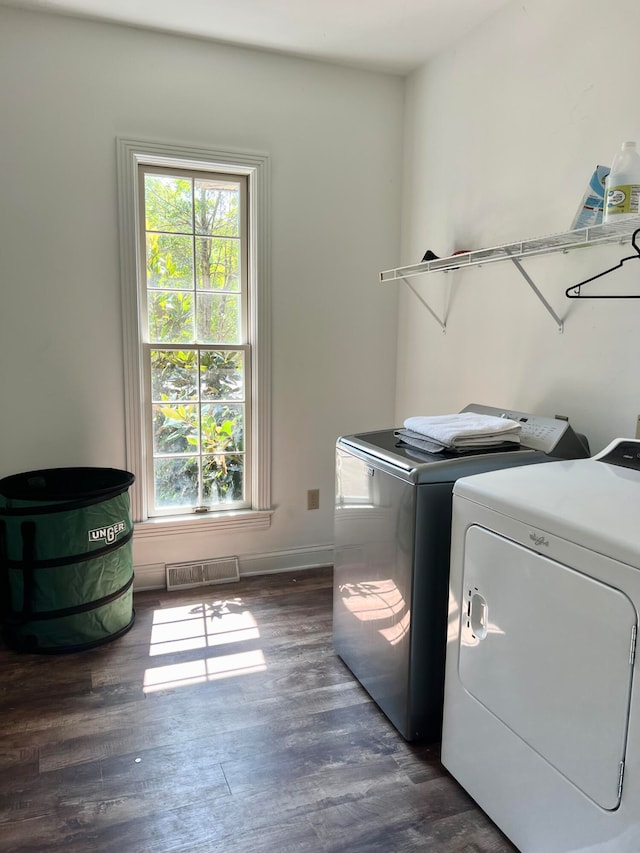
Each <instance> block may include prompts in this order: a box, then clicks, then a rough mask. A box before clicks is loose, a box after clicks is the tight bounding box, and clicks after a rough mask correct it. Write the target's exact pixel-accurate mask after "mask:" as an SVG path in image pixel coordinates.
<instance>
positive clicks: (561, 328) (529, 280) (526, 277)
mask: <svg viewBox="0 0 640 853" xmlns="http://www.w3.org/2000/svg"><path fill="white" fill-rule="evenodd" d="M508 254H509V253H508ZM509 257H510V258H511V260H512V261H513V263H514V264H515V266H516V269H517V270H518V272H519V273H520V275H521V276H522V278H523V279H524V280H525V281H526V282H527V284H528V285H529V287H530V288H531V290H533V292H534V293H535V295H536V296H537V297H538V299H539V300H540V302H542V304H543V305H544V307H545V308H546V309H547V311H548V312H549V314H551V316H552V317H553V319H554V320H555V321H556V323H557V325H558V332H560V334H562V333H563V332H564V322H563V321H562V320H561V319H560V317H558V315H557V314H556V312H555V311H554V310H553V308H552V307H551V305H549V303H548V302H547V300H546V299H545V298H544V296H543V295H542V293H540V291H539V290H538V288H537V287H536V285H535V283H534V281H533V279H532V278H531V276H530V275H529V273H528V272H527V271H526V270H525V269H524V267H523V266H522V264H521V263H520V261H519V260H518V259H517V258H516V257H514V256H513V255H511V254H510V255H509Z"/></svg>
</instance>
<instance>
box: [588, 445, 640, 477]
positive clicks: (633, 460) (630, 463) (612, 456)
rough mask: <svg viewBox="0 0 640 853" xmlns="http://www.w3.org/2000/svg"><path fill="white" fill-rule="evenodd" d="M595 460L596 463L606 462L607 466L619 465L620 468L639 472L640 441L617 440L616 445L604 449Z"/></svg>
mask: <svg viewBox="0 0 640 853" xmlns="http://www.w3.org/2000/svg"><path fill="white" fill-rule="evenodd" d="M595 458H596V459H597V461H598V462H608V463H609V465H620V467H621V468H633V469H634V470H636V471H640V441H633V440H631V439H623V438H621V439H618V440H617V443H612V444H610V445H609V447H605V449H604V450H603V451H602V453H599V454H598V456H596V457H595Z"/></svg>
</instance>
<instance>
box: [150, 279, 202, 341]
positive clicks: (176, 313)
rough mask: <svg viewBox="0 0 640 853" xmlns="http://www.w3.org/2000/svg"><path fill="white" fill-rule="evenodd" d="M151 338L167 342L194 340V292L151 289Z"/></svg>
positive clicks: (151, 339)
mask: <svg viewBox="0 0 640 853" xmlns="http://www.w3.org/2000/svg"><path fill="white" fill-rule="evenodd" d="M148 305H149V340H150V341H152V342H155V341H158V342H161V343H165V344H184V343H190V342H192V341H193V294H192V293H184V292H183V291H176V292H175V293H173V292H171V291H168V292H166V291H160V292H158V291H150V292H149V294H148Z"/></svg>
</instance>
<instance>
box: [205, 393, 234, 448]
mask: <svg viewBox="0 0 640 853" xmlns="http://www.w3.org/2000/svg"><path fill="white" fill-rule="evenodd" d="M201 430H202V452H203V453H225V452H229V451H234V450H244V406H211V405H205V406H202V415H201Z"/></svg>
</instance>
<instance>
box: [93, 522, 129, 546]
mask: <svg viewBox="0 0 640 853" xmlns="http://www.w3.org/2000/svg"><path fill="white" fill-rule="evenodd" d="M126 529H127V525H126V524H125V523H124V521H116V523H115V524H110V525H109V527H96V528H95V529H94V530H90V531H89V542H106V543H107V545H110V544H111V543H112V542H115V541H116V539H117V538H118V536H119V535H120V534H121V533H124V531H125V530H126Z"/></svg>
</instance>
